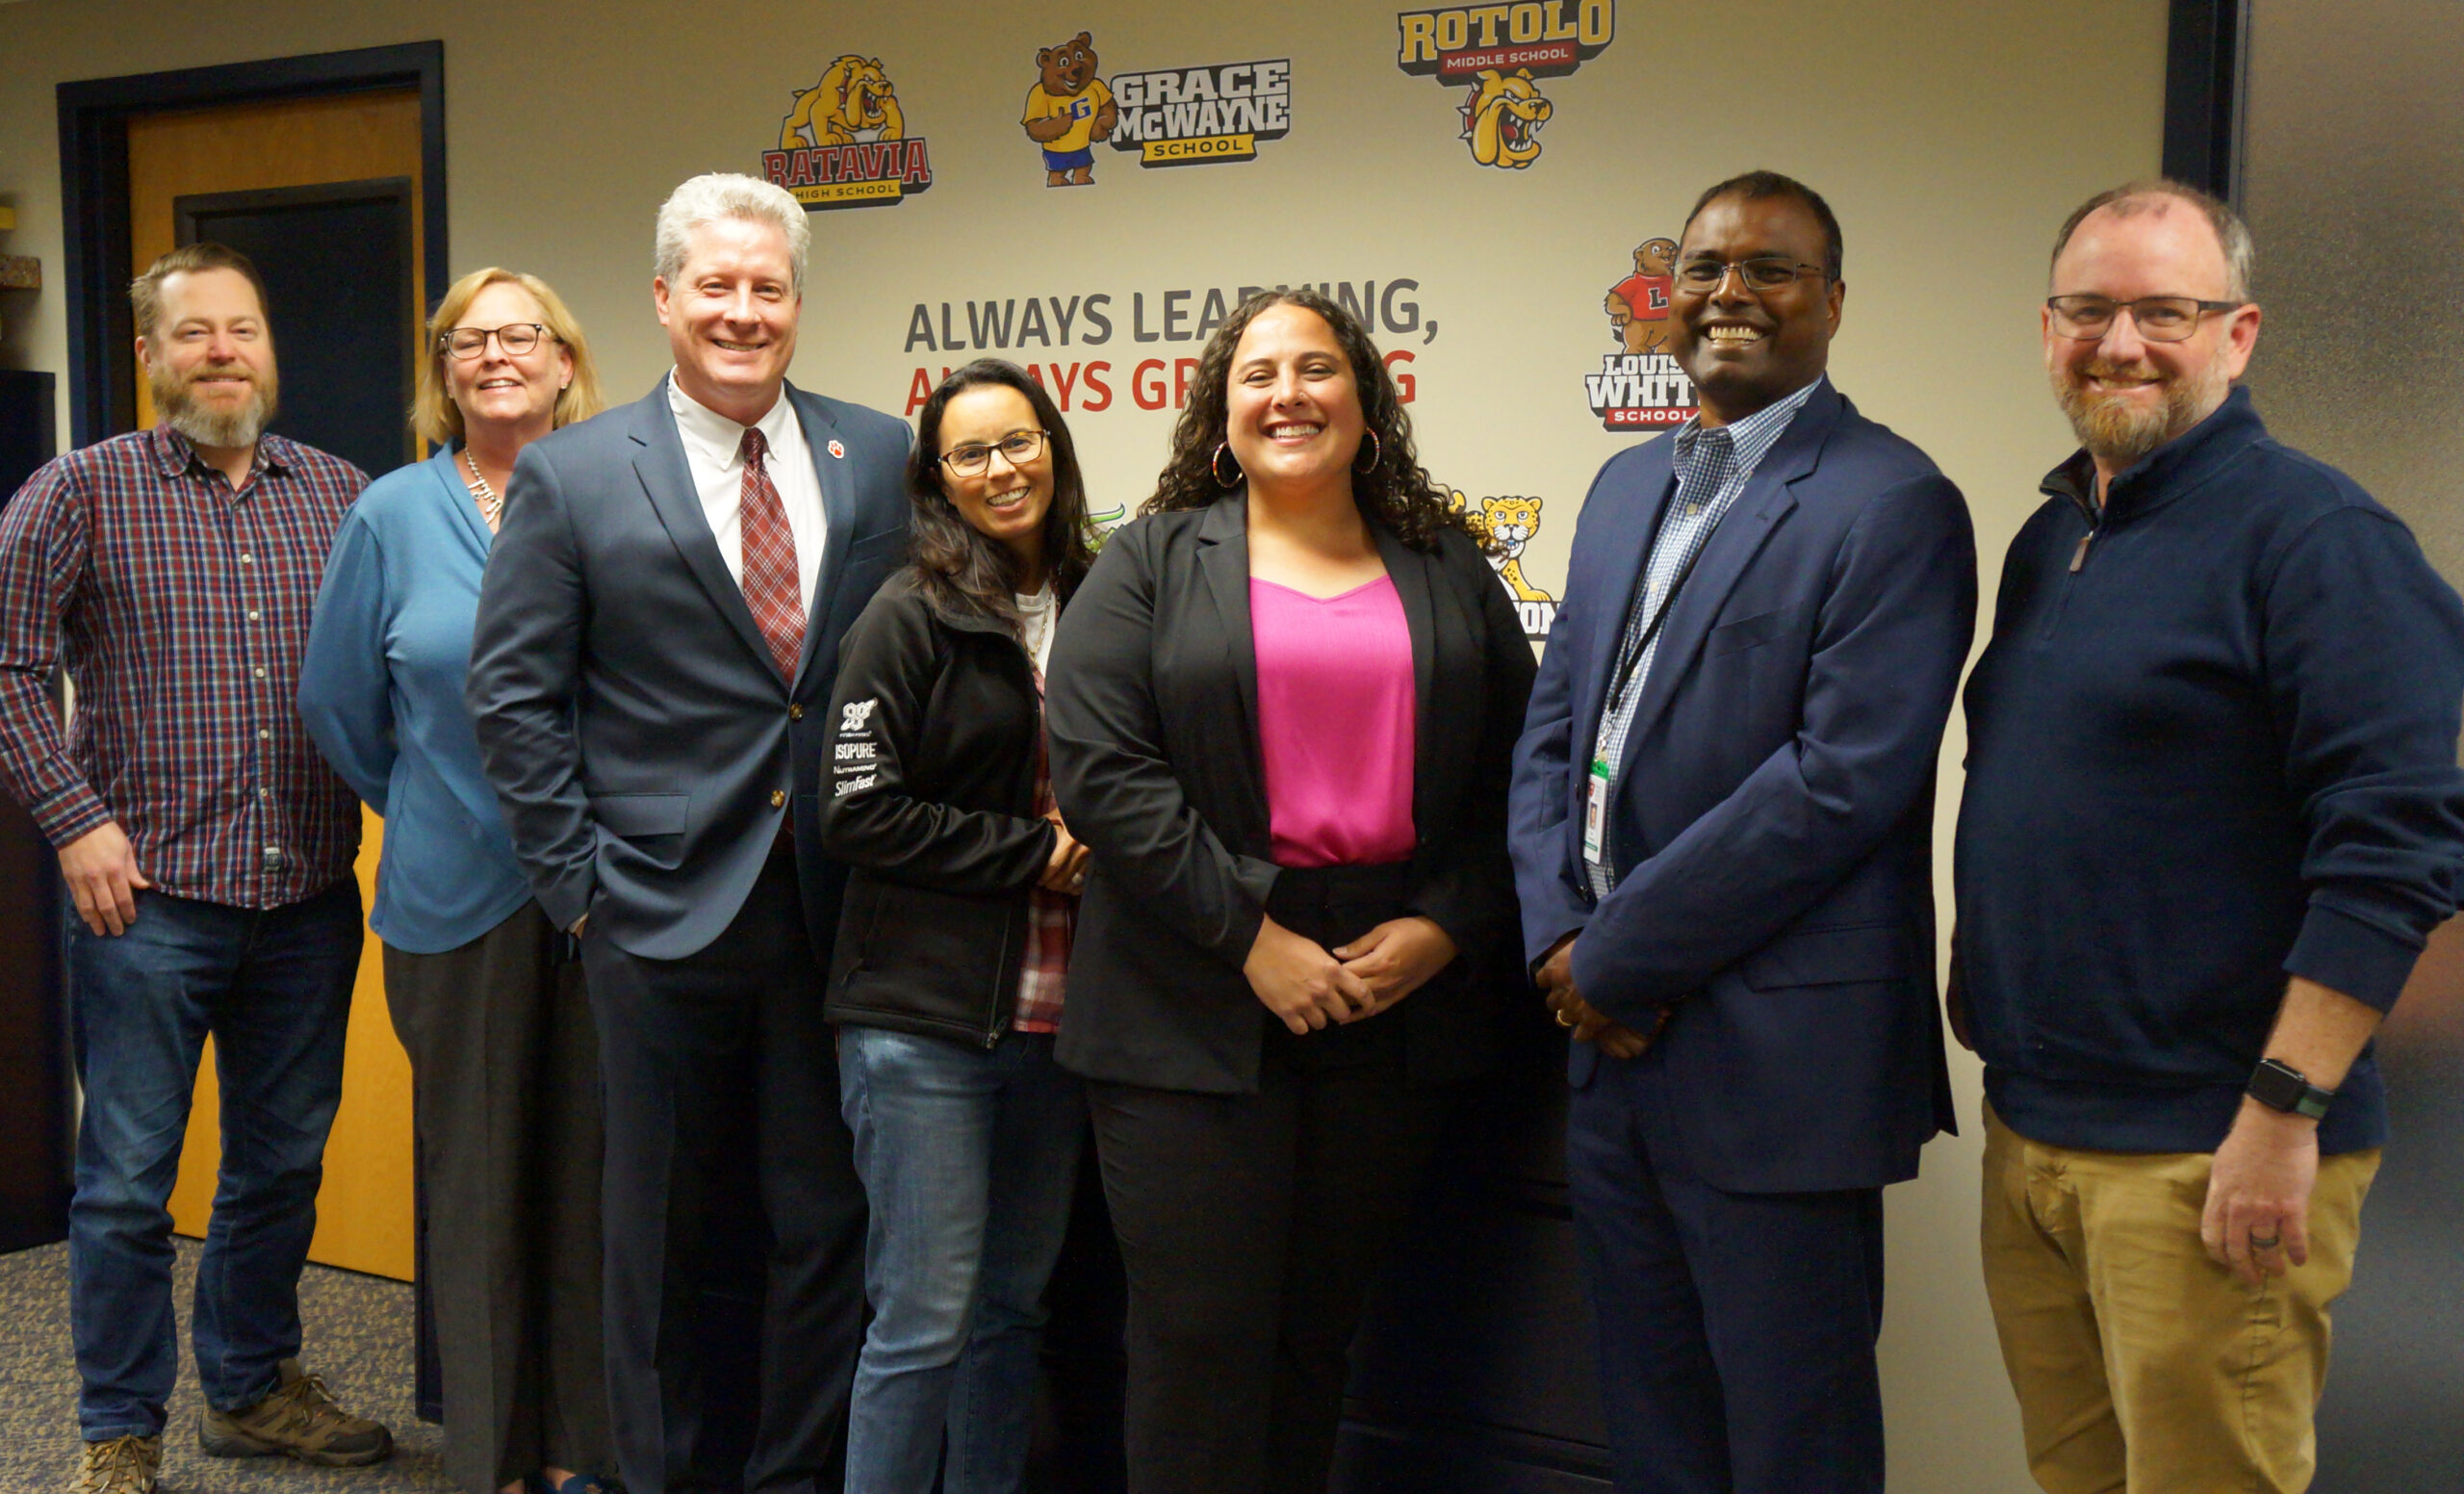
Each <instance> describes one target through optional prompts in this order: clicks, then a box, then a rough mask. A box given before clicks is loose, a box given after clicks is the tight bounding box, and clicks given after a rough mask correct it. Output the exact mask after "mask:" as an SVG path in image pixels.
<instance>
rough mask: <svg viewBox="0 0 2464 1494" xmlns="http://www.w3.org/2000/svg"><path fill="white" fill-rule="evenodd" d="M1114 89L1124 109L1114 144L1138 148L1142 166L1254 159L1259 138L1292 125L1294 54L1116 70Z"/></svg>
mask: <svg viewBox="0 0 2464 1494" xmlns="http://www.w3.org/2000/svg"><path fill="white" fill-rule="evenodd" d="M1112 87H1113V99H1114V101H1115V102H1116V103H1117V104H1118V105H1119V106H1120V127H1119V128H1117V129H1116V130H1114V131H1113V133H1112V136H1111V140H1112V146H1113V148H1114V149H1115V150H1134V151H1137V152H1138V164H1139V165H1140V166H1142V167H1153V166H1206V165H1209V164H1211V163H1214V162H1218V161H1254V160H1256V159H1257V155H1258V142H1260V141H1271V140H1281V139H1283V137H1284V134H1285V132H1287V131H1289V130H1290V129H1291V128H1292V59H1290V58H1288V57H1277V58H1270V59H1267V60H1265V61H1261V62H1254V63H1217V64H1213V65H1211V66H1206V67H1168V68H1165V69H1164V70H1162V71H1160V72H1124V73H1116V74H1114V76H1113V85H1112Z"/></svg>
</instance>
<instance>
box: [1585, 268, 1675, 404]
mask: <svg viewBox="0 0 2464 1494" xmlns="http://www.w3.org/2000/svg"><path fill="white" fill-rule="evenodd" d="M1676 291H1677V241H1676V240H1674V239H1645V240H1644V241H1643V242H1642V243H1640V244H1638V245H1634V268H1633V272H1632V273H1630V274H1629V275H1627V276H1626V277H1625V278H1624V279H1622V280H1619V281H1618V282H1617V283H1616V284H1615V285H1612V286H1610V287H1609V288H1608V294H1607V295H1605V296H1602V297H1601V309H1602V310H1604V311H1605V312H1606V313H1607V314H1608V339H1609V341H1610V342H1612V343H1614V344H1615V345H1616V347H1617V350H1616V351H1615V352H1610V353H1603V354H1601V357H1600V372H1599V373H1597V374H1584V375H1583V376H1582V381H1583V392H1584V393H1585V394H1586V395H1587V396H1588V397H1589V398H1590V400H1591V413H1592V414H1594V415H1597V416H1599V417H1600V425H1601V428H1602V429H1604V430H1656V429H1664V428H1667V427H1671V426H1676V425H1684V424H1685V423H1686V421H1688V420H1690V419H1692V418H1693V415H1694V380H1693V379H1691V378H1689V377H1687V376H1686V374H1685V371H1684V370H1683V369H1681V368H1680V367H1678V363H1677V359H1676V358H1675V357H1674V356H1672V355H1671V354H1670V353H1669V352H1668V350H1667V348H1668V338H1669V330H1670V324H1671V319H1672V318H1673V317H1674V316H1675V310H1674V305H1673V303H1674V299H1675V296H1676Z"/></svg>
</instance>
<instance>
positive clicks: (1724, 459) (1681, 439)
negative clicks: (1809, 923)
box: [1581, 378, 1822, 897]
mask: <svg viewBox="0 0 2464 1494" xmlns="http://www.w3.org/2000/svg"><path fill="white" fill-rule="evenodd" d="M1821 384H1822V380H1821V379H1819V378H1817V379H1815V380H1814V381H1813V382H1812V383H1810V384H1808V385H1807V386H1806V387H1805V388H1803V389H1800V390H1798V391H1797V392H1796V393H1795V394H1792V395H1790V396H1788V398H1786V399H1783V400H1781V401H1779V402H1778V403H1777V404H1773V405H1769V406H1766V407H1765V408H1763V409H1760V410H1757V411H1756V412H1755V413H1754V414H1752V415H1749V416H1747V417H1746V418H1745V419H1743V420H1741V421H1738V422H1736V423H1735V424H1734V425H1718V426H1714V427H1712V428H1710V429H1708V430H1706V429H1704V428H1703V424H1702V417H1700V416H1697V417H1695V418H1694V419H1693V420H1690V421H1687V422H1686V423H1685V424H1684V425H1681V426H1680V427H1678V431H1677V434H1676V435H1674V436H1672V437H1671V438H1670V439H1671V440H1673V441H1674V442H1676V443H1677V450H1676V451H1675V453H1674V457H1675V460H1674V463H1673V465H1674V466H1675V467H1676V469H1677V493H1676V495H1675V496H1674V497H1673V498H1671V499H1670V500H1669V503H1668V511H1667V512H1666V513H1665V514H1662V515H1661V516H1660V522H1659V534H1658V536H1657V537H1656V538H1655V539H1654V540H1653V542H1652V553H1651V558H1650V559H1648V560H1646V561H1645V562H1644V564H1643V583H1642V584H1641V585H1639V586H1637V587H1635V588H1634V601H1633V605H1632V608H1631V609H1630V611H1629V612H1628V613H1627V614H1626V631H1625V633H1624V634H1623V635H1622V636H1621V637H1620V638H1619V639H1618V643H1617V659H1616V663H1617V669H1618V671H1619V672H1620V673H1624V674H1625V675H1626V687H1625V688H1624V689H1622V690H1619V691H1618V692H1617V698H1616V699H1615V700H1613V701H1610V702H1609V703H1608V704H1607V706H1606V707H1605V708H1604V709H1603V710H1602V711H1601V713H1600V735H1599V738H1598V740H1597V742H1596V743H1595V745H1594V748H1593V753H1592V756H1591V757H1590V758H1588V759H1585V760H1583V762H1582V764H1581V767H1582V772H1583V792H1584V793H1585V794H1589V793H1590V792H1591V776H1590V775H1591V763H1592V762H1593V761H1604V762H1607V763H1609V764H1610V767H1609V773H1610V775H1611V776H1610V793H1609V797H1610V799H1611V800H1612V801H1613V800H1614V799H1615V797H1616V790H1617V789H1618V788H1619V787H1622V786H1623V784H1622V780H1623V778H1624V776H1625V762H1626V734H1627V733H1629V732H1630V731H1632V730H1633V726H1634V707H1635V704H1636V703H1637V702H1639V701H1640V700H1641V699H1642V698H1643V682H1644V681H1646V680H1648V679H1650V678H1651V672H1652V657H1653V656H1654V655H1655V654H1657V653H1658V652H1659V633H1658V632H1656V631H1653V629H1652V620H1653V619H1654V618H1655V617H1657V616H1659V614H1660V611H1661V609H1662V608H1664V607H1666V606H1667V605H1669V602H1670V600H1671V598H1670V595H1669V593H1670V591H1671V589H1672V588H1673V587H1674V586H1675V585H1676V584H1677V580H1678V579H1679V578H1680V577H1681V576H1683V575H1684V574H1685V568H1686V565H1687V563H1688V562H1689V561H1691V560H1692V559H1693V558H1694V555H1695V554H1696V553H1697V552H1699V551H1700V550H1702V548H1703V546H1704V545H1705V544H1707V543H1708V542H1709V540H1710V538H1711V531H1712V530H1713V529H1715V528H1719V525H1720V520H1721V519H1723V518H1725V517H1727V515H1728V511H1729V510H1730V509H1731V508H1732V507H1734V506H1735V505H1736V500H1737V495H1738V494H1740V493H1742V492H1744V491H1745V485H1746V483H1747V482H1748V481H1749V480H1751V479H1752V478H1753V477H1754V469H1755V468H1757V467H1758V466H1760V465H1761V464H1762V458H1763V457H1765V456H1767V455H1769V454H1770V451H1771V449H1772V448H1773V447H1775V446H1777V445H1779V444H1780V438H1781V437H1782V436H1784V435H1786V434H1787V433H1788V426H1789V425H1791V424H1792V423H1793V422H1794V421H1795V420H1796V418H1797V412H1798V411H1799V410H1802V409H1804V408H1805V406H1806V400H1807V399H1810V398H1812V395H1813V392H1814V390H1816V389H1817V388H1819V387H1821ZM1647 632H1648V633H1651V637H1650V638H1649V639H1648V640H1646V639H1645V638H1644V634H1645V633H1647ZM1636 649H1640V650H1641V651H1642V657H1640V658H1639V659H1636V660H1635V662H1634V665H1633V668H1632V669H1631V671H1628V670H1627V669H1626V661H1627V660H1628V659H1630V658H1633V657H1634V652H1635V650H1636ZM1616 679H1617V675H1616V674H1611V675H1610V676H1609V680H1610V682H1611V683H1612V684H1613V683H1614V682H1615V681H1616ZM1606 839H1607V837H1605V836H1604V837H1602V847H1601V849H1602V852H1603V854H1604V855H1605V853H1606V852H1607V850H1608V847H1607V844H1606ZM1583 875H1584V876H1585V878H1586V879H1587V880H1588V881H1589V882H1590V883H1591V891H1592V895H1593V896H1594V897H1606V896H1607V895H1608V889H1611V888H1613V887H1615V886H1616V885H1617V873H1616V870H1615V868H1614V867H1612V866H1610V865H1609V864H1607V863H1606V862H1605V861H1598V862H1595V861H1593V860H1591V859H1590V858H1589V857H1588V856H1586V857H1584V859H1583Z"/></svg>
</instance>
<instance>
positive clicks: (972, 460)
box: [941, 430, 1045, 477]
mask: <svg viewBox="0 0 2464 1494" xmlns="http://www.w3.org/2000/svg"><path fill="white" fill-rule="evenodd" d="M1044 435H1045V432H1043V431H1040V430H1014V431H1012V432H1010V433H1009V434H1008V435H1006V436H1003V437H1002V438H1001V439H1000V440H998V441H996V442H994V443H992V444H991V445H990V446H986V445H985V444H984V443H983V442H981V441H970V442H968V443H967V444H966V445H964V446H954V447H952V448H950V449H949V450H948V451H944V452H942V453H941V465H942V466H944V467H947V468H948V469H950V471H952V472H954V473H956V474H958V475H959V476H960V477H979V476H981V475H982V474H983V472H984V470H985V469H986V468H988V467H989V466H991V465H992V453H993V452H995V451H998V452H1000V453H1001V459H1002V460H1003V461H1006V462H1008V463H1009V464H1010V465H1011V466H1012V467H1023V466H1025V465H1026V464H1027V463H1029V462H1031V461H1034V460H1035V459H1036V457H1037V456H1038V455H1039V454H1040V453H1041V452H1042V451H1043V442H1044Z"/></svg>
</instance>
